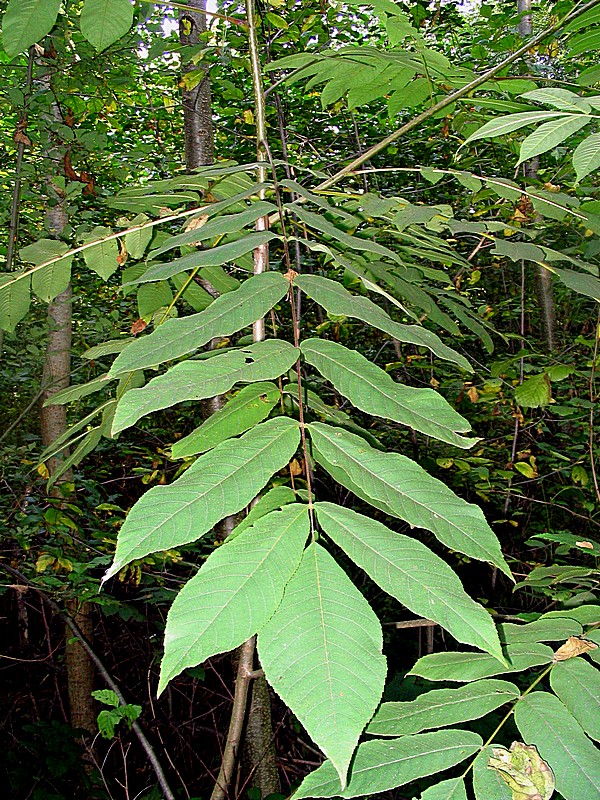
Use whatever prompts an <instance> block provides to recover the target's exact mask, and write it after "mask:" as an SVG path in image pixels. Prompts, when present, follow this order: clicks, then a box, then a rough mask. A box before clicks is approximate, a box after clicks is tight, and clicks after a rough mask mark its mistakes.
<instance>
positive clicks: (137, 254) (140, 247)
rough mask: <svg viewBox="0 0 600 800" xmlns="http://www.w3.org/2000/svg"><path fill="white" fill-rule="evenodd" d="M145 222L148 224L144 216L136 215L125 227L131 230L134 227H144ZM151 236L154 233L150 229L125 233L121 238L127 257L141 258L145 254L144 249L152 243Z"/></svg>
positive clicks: (147, 219)
mask: <svg viewBox="0 0 600 800" xmlns="http://www.w3.org/2000/svg"><path fill="white" fill-rule="evenodd" d="M146 222H150V218H149V217H147V216H146V215H145V214H138V215H137V217H135V218H134V219H132V220H131V222H128V223H127V227H128V228H133V227H135V226H136V225H144V224H145V223H146ZM153 235H154V231H153V230H152V228H151V227H148V228H142V229H141V230H138V231H132V232H131V233H126V234H125V236H124V237H123V241H124V242H125V247H126V249H127V252H128V253H129V255H130V256H131V257H132V258H136V259H138V258H142V256H143V255H144V253H145V252H146V248H147V247H148V245H149V244H150V242H151V241H152V237H153Z"/></svg>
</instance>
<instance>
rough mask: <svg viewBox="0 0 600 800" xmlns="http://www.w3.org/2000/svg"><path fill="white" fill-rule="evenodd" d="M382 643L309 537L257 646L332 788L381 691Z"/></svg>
mask: <svg viewBox="0 0 600 800" xmlns="http://www.w3.org/2000/svg"><path fill="white" fill-rule="evenodd" d="M382 644H383V637H382V633H381V625H380V623H379V620H378V619H377V617H376V616H375V613H374V611H373V610H372V609H371V606H370V605H369V604H368V603H367V601H366V600H365V599H364V597H363V596H362V594H361V593H360V592H359V591H358V589H357V588H356V587H355V586H354V584H353V583H352V581H351V580H350V579H349V578H348V576H347V575H346V573H345V572H344V571H343V570H342V568H341V567H340V566H338V564H337V563H336V561H335V560H334V559H333V558H332V557H331V556H330V555H329V553H328V552H327V551H326V550H324V549H323V548H322V547H321V546H320V545H318V544H315V543H313V544H311V545H309V547H308V548H307V549H306V550H305V552H304V556H303V557H302V561H301V563H300V566H299V568H298V571H297V572H296V573H295V574H294V576H293V577H292V579H291V580H290V582H289V583H288V585H287V587H286V590H285V594H284V596H283V600H282V601H281V605H280V606H279V608H278V609H277V611H276V612H275V614H274V615H273V616H272V617H271V619H270V620H269V621H268V622H267V624H266V625H265V626H264V628H262V629H261V630H260V631H259V634H258V652H259V656H260V661H261V664H262V666H263V669H264V671H265V676H266V678H267V680H268V682H269V683H270V685H271V686H272V687H273V689H275V691H276V692H277V693H278V694H279V695H280V696H281V698H282V700H283V701H284V702H285V703H286V705H288V706H289V707H290V709H291V710H292V713H293V714H295V715H296V716H297V717H298V719H299V720H300V722H301V723H302V724H303V725H304V727H305V728H306V730H307V732H308V734H309V735H310V736H311V738H312V739H313V740H314V742H315V743H316V744H317V745H318V746H319V747H320V748H321V750H322V751H323V752H324V753H325V754H326V755H327V756H328V758H330V759H331V762H332V764H333V766H332V770H335V771H334V774H335V783H336V785H337V788H338V792H335V793H336V794H337V793H339V788H340V782H341V785H342V786H345V785H346V773H347V771H348V766H349V764H350V760H351V758H352V755H353V753H354V751H355V749H356V745H357V744H358V739H359V737H360V735H361V733H362V731H363V729H364V727H365V725H366V724H367V722H368V721H369V720H370V718H371V717H372V716H373V712H374V711H375V709H376V707H377V705H378V703H379V701H380V699H381V694H382V692H383V686H384V682H385V675H386V663H385V658H384V656H383V654H382V652H381V648H382ZM313 774H314V773H313Z"/></svg>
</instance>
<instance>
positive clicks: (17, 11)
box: [2, 0, 60, 58]
mask: <svg viewBox="0 0 600 800" xmlns="http://www.w3.org/2000/svg"><path fill="white" fill-rule="evenodd" d="M59 8H60V0H9V2H8V5H7V7H6V11H5V12H4V16H3V17H2V46H3V47H4V50H5V51H6V54H7V55H8V56H9V57H10V58H13V57H14V56H16V55H18V54H19V53H22V52H23V51H24V50H27V48H28V47H29V46H30V45H32V44H35V43H36V42H39V41H40V39H42V38H43V37H44V36H45V35H46V34H47V33H50V31H51V30H52V28H53V26H54V23H55V22H56V18H57V16H58V11H59Z"/></svg>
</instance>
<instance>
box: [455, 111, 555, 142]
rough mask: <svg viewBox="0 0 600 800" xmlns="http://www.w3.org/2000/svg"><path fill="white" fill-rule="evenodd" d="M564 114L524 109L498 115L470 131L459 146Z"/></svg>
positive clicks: (502, 134)
mask: <svg viewBox="0 0 600 800" xmlns="http://www.w3.org/2000/svg"><path fill="white" fill-rule="evenodd" d="M566 116H568V115H567V114H565V113H560V112H558V111H526V112H524V113H522V114H508V116H506V117H498V118H497V119H492V120H490V121H489V122H486V123H485V125H482V127H481V128H479V129H478V130H476V131H475V133H472V134H471V135H470V136H469V137H468V139H465V141H464V142H463V143H462V145H461V147H465V146H466V145H468V144H470V143H471V142H475V141H477V139H486V138H493V137H495V136H504V135H505V134H507V133H512V132H513V131H516V130H519V128H524V127H525V126H526V125H535V123H536V122H540V121H541V120H549V119H556V118H560V117H563V118H564V117H566Z"/></svg>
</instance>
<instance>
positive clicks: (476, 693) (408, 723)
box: [367, 680, 520, 736]
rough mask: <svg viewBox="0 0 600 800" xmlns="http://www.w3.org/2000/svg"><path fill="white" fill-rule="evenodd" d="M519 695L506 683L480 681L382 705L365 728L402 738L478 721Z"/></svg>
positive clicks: (379, 734) (517, 691)
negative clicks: (406, 700) (429, 730)
mask: <svg viewBox="0 0 600 800" xmlns="http://www.w3.org/2000/svg"><path fill="white" fill-rule="evenodd" d="M519 696H520V692H519V690H518V688H517V687H516V686H515V685H514V684H513V683H509V682H508V681H497V680H482V681H475V683H471V684H468V685H466V686H461V687H460V688H458V689H434V690H433V691H431V692H426V693H425V694H422V695H419V697H417V698H416V700H411V701H409V702H400V703H383V704H382V705H381V706H380V707H379V708H378V709H377V712H376V714H375V716H374V717H373V719H372V720H371V722H370V723H369V726H368V727H367V733H370V734H372V735H373V736H404V735H406V734H415V733H421V731H426V730H428V729H429V728H445V727H447V726H448V725H456V723H458V722H465V721H466V720H471V719H479V718H480V717H483V716H485V714H488V713H489V712H490V711H493V710H494V709H495V708H499V707H500V706H502V705H504V704H505V703H510V702H511V701H513V700H516V698H518V697H519Z"/></svg>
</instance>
